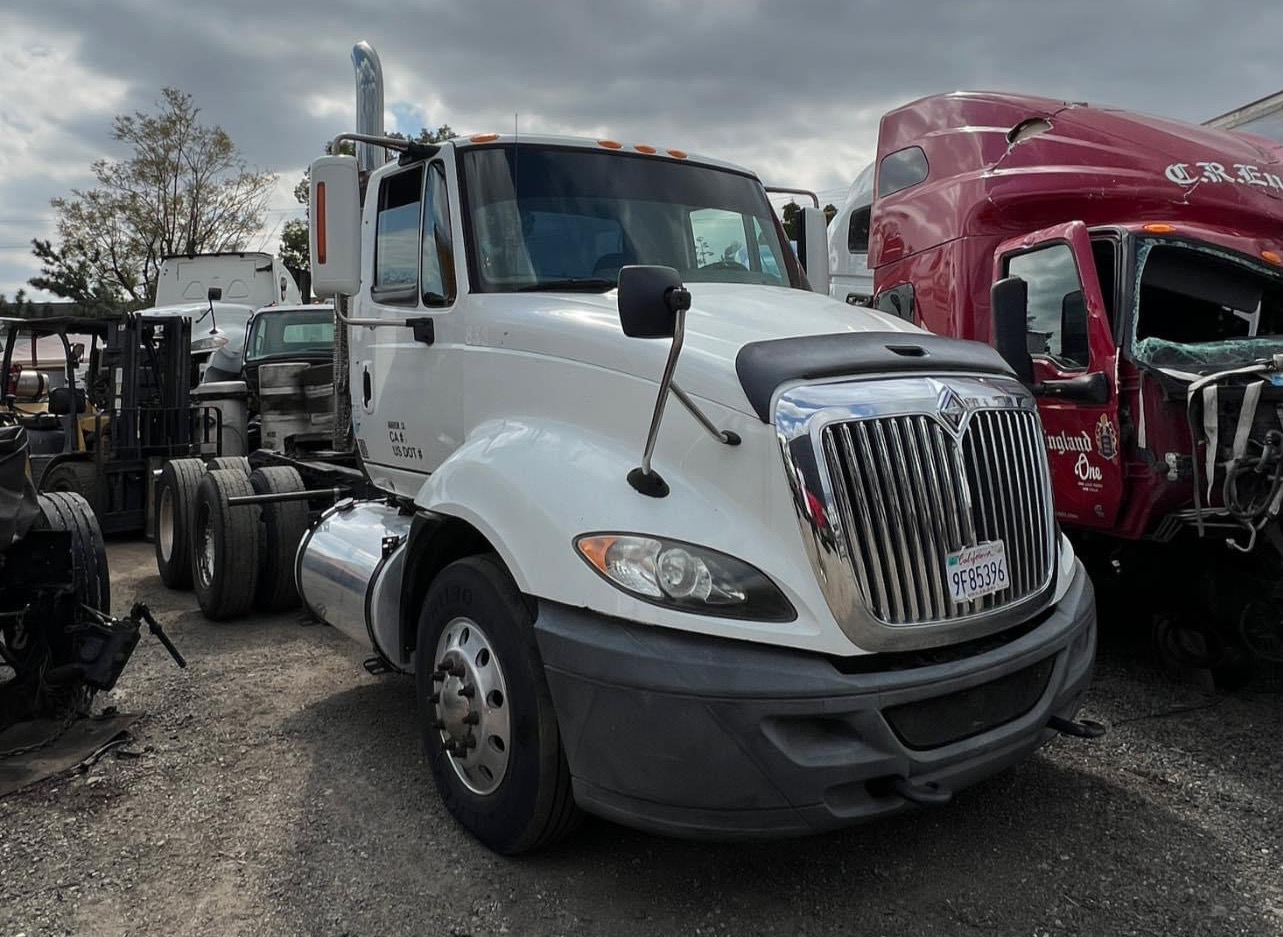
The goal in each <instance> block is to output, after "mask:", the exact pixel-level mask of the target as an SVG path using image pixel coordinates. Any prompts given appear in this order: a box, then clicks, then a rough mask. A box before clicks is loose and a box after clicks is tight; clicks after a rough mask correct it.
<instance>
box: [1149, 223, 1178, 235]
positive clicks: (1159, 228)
mask: <svg viewBox="0 0 1283 937" xmlns="http://www.w3.org/2000/svg"><path fill="white" fill-rule="evenodd" d="M1145 230H1146V231H1148V232H1149V233H1150V234H1171V233H1172V232H1173V231H1175V230H1176V225H1172V224H1162V223H1161V222H1160V223H1154V224H1147V225H1145Z"/></svg>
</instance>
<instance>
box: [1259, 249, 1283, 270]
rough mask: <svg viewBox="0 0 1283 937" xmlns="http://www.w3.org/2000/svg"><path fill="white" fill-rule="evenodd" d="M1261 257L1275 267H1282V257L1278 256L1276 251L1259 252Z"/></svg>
mask: <svg viewBox="0 0 1283 937" xmlns="http://www.w3.org/2000/svg"><path fill="white" fill-rule="evenodd" d="M1261 256H1262V257H1264V258H1265V259H1266V260H1268V261H1269V262H1270V263H1272V264H1274V265H1275V266H1276V267H1283V255H1281V254H1279V253H1278V252H1277V251H1261Z"/></svg>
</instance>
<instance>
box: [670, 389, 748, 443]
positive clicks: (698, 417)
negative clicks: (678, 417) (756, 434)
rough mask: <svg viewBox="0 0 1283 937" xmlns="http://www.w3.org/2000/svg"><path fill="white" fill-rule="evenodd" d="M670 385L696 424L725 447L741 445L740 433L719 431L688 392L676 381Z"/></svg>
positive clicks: (726, 430) (725, 430)
mask: <svg viewBox="0 0 1283 937" xmlns="http://www.w3.org/2000/svg"><path fill="white" fill-rule="evenodd" d="M670 384H671V385H672V388H673V396H674V397H676V398H677V400H678V401H679V402H680V403H681V405H682V406H684V407H685V408H686V409H687V410H688V411H689V412H690V415H691V416H693V417H694V418H695V422H697V423H698V424H699V425H700V426H702V427H704V429H706V430H708V434H709V435H710V436H712V437H713V438H714V439H716V440H717V441H718V442H720V443H722V444H723V445H725V446H738V445H739V444H740V441H741V440H740V437H739V433H734V432H731V431H730V430H728V429H718V428H717V427H716V426H714V425H713V421H712V420H710V419H709V418H708V417H707V416H706V415H705V414H704V411H703V410H701V409H700V408H699V406H698V405H697V404H696V403H695V401H693V400H691V399H690V397H689V396H688V395H687V393H686V391H684V390H682V389H681V388H680V387H678V386H677V382H676V381H671V382H670Z"/></svg>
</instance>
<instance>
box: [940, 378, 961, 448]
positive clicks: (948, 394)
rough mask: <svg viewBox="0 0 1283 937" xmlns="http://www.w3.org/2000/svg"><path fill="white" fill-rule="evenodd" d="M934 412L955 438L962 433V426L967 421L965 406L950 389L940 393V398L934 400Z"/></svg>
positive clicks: (947, 388)
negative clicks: (935, 411)
mask: <svg viewBox="0 0 1283 937" xmlns="http://www.w3.org/2000/svg"><path fill="white" fill-rule="evenodd" d="M936 410H937V412H938V413H939V414H940V418H941V419H942V420H944V422H945V425H946V426H948V427H949V429H951V430H953V434H954V435H955V436H957V435H958V434H959V433H961V432H962V424H963V423H964V422H965V421H966V419H967V405H966V404H964V403H963V402H962V398H961V397H959V396H958V395H957V393H956V392H955V391H954V389H953V388H952V387H946V388H945V389H944V390H942V391H940V396H939V397H938V398H937V399H936Z"/></svg>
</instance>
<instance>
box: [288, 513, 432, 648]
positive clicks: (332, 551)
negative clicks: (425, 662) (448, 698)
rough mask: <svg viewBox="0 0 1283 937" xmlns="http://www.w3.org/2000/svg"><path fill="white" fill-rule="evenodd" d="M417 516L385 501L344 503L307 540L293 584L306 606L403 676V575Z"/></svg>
mask: <svg viewBox="0 0 1283 937" xmlns="http://www.w3.org/2000/svg"><path fill="white" fill-rule="evenodd" d="M413 519H414V518H413V515H410V514H403V513H401V511H400V510H398V509H397V508H396V507H395V506H393V505H389V504H386V503H384V502H382V501H340V502H339V503H338V504H336V505H335V506H334V507H332V508H330V509H329V510H328V511H326V512H325V513H324V514H322V515H321V519H320V520H319V521H318V522H317V524H316V526H315V527H313V528H312V529H311V530H310V531H308V532H307V534H306V535H305V536H304V537H303V541H302V542H301V543H300V544H299V548H298V555H297V556H296V557H295V561H294V578H295V582H297V584H298V591H299V595H300V596H302V598H303V604H304V605H306V606H307V608H308V609H309V610H310V611H311V612H312V614H313V615H315V616H316V617H317V618H319V619H320V620H321V621H323V622H325V623H326V624H328V625H332V626H333V627H335V628H337V629H338V630H339V631H342V632H343V633H344V634H346V635H347V636H348V637H350V638H352V639H353V640H355V641H358V642H360V643H361V644H364V645H367V646H371V647H373V648H374V649H375V650H377V651H378V652H379V653H380V654H382V655H383V656H384V657H385V658H387V659H388V661H390V662H391V663H392V664H394V665H396V666H397V667H398V668H399V669H402V670H407V671H408V670H412V669H413V668H412V667H410V666H408V665H407V664H405V663H404V662H402V661H401V653H400V648H399V635H400V617H399V603H400V593H401V572H402V569H403V564H404V560H405V542H406V538H407V537H408V536H409V534H410V522H411V521H412V520H413Z"/></svg>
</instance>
